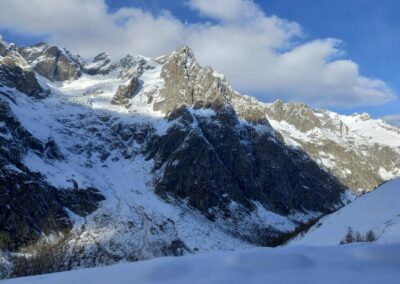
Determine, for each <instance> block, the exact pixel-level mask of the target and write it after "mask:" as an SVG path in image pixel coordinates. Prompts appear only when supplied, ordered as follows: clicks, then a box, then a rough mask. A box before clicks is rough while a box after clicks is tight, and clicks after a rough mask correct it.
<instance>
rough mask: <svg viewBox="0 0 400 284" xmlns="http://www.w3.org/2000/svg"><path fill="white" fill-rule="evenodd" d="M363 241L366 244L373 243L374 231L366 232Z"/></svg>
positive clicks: (374, 238)
mask: <svg viewBox="0 0 400 284" xmlns="http://www.w3.org/2000/svg"><path fill="white" fill-rule="evenodd" d="M365 241H366V242H374V241H376V236H375V233H374V231H372V230H369V231H368V232H367V234H366V235H365Z"/></svg>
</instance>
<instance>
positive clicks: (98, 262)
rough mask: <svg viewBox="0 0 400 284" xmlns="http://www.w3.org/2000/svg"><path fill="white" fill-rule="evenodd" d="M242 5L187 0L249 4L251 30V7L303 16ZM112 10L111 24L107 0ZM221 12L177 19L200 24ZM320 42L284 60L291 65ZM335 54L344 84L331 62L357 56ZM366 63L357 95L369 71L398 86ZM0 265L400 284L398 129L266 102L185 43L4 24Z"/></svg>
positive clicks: (14, 269) (121, 279) (32, 272)
mask: <svg viewBox="0 0 400 284" xmlns="http://www.w3.org/2000/svg"><path fill="white" fill-rule="evenodd" d="M76 1H78V0H76ZM76 1H75V0H74V1H71V5H72V6H74V5H75V2H76ZM82 1H86V0H82ZM87 1H89V0H87ZM90 1H91V2H90V3H92V4H93V3H95V2H96V1H97V2H98V1H100V0H90ZM232 1H233V0H232ZM234 1H235V3H236V4H238V6H232V9H233V8H235V7H236V8H235V9H233V10H232V11H231V14H229V13H227V12H226V11H225V10H224V9H221V7H224V5H222V6H218V5H220V2H218V3H219V4H218V5H216V6H215V7H214V8H213V9H211V10H210V9H209V8H210V7H209V4H210V3H211V2H212V1H211V2H210V1H208V0H198V1H197V0H192V1H190V2H188V3H187V4H186V5H188V6H187V7H189V9H198V10H201V13H202V14H204V15H208V17H210V18H212V19H214V20H220V21H223V23H224V27H225V28H226V27H231V25H232V26H237V25H238V24H240V21H239V22H237V21H238V19H237V17H238V15H239V14H240V13H239V12H238V11H243V13H244V15H245V16H246V22H245V23H244V25H245V26H246V29H248V28H249V27H253V25H252V24H251V23H253V22H252V20H251V18H253V17H255V19H254V20H255V21H256V23H258V24H259V22H260V21H261V22H263V21H266V24H267V25H272V26H271V29H272V30H278V31H279V32H280V33H282V34H283V35H285V36H286V37H289V39H286V41H291V40H293V38H292V37H295V36H296V35H289V34H290V33H291V32H293V31H292V29H296V27H297V26H296V24H293V23H289V22H284V21H283V20H281V19H279V18H277V17H267V16H265V15H264V13H263V12H261V11H259V7H258V6H257V5H253V2H252V1H250V0H234ZM17 2H18V1H17ZM17 2H16V3H17ZM18 3H19V2H18ZM18 3H17V4H18ZM68 3H70V2H68ZM88 3H89V2H88ZM90 3H89V4H90ZM221 3H222V2H221ZM232 3H234V2H232ZM17 4H15V5H17ZM204 4H207V5H204ZM239 4H240V5H239ZM242 4H243V5H244V6H243V5H242ZM245 4H246V5H245ZM1 5H2V4H1V3H0V8H1ZM13 5H14V4H13ZM13 5H11V4H10V6H9V7H14V6H13ZM18 5H19V4H18ZM18 5H17V6H18ZM15 7H16V6H15ZM24 8H26V7H25V6H24ZM21 9H22V8H21ZM133 10H134V9H126V10H117V12H115V13H116V14H115V15H118V17H116V18H115V19H116V20H118V19H120V18H119V17H120V13H121V11H125V12H124V13H123V15H125V17H128V18H129V17H131V13H132V11H133ZM97 12H98V11H97ZM105 13H106V15H105V20H107V21H108V20H110V19H109V18H108V17H109V16H110V15H111V14H112V13H114V12H111V11H110V12H105ZM110 13H111V14H110ZM0 15H1V12H0ZM115 15H114V16H115ZM0 17H1V16H0ZM162 17H167V16H166V15H165V16H162ZM95 18H96V17H95ZM168 19H170V18H168ZM126 21H127V22H128V20H126ZM271 21H272V22H271ZM1 23H2V20H0V27H1ZM279 23H280V24H279ZM175 24H177V25H184V24H182V23H180V22H179V23H178V22H177V23H175ZM214 24H215V23H213V22H210V23H208V24H207V25H206V27H201V26H196V28H195V27H191V24H185V25H186V28H187V29H188V27H191V29H192V30H193V31H197V32H198V30H197V29H200V28H202V29H204V30H203V32H207V33H208V32H210V31H209V29H211V30H212V28H213V25H214ZM253 24H254V23H253ZM276 25H278V26H279V28H278V27H277V26H276ZM122 26H123V25H122ZM255 26H256V27H258V25H255ZM120 28H122V27H118V28H117V30H118V31H120V30H119V29H120ZM286 29H288V30H286ZM298 33H300V32H298ZM295 34H297V32H296V33H295ZM297 36H298V35H297ZM239 37H240V35H239ZM137 40H140V38H138V39H137ZM281 41H285V40H284V39H281ZM179 42H180V41H179ZM288 43H289V42H288ZM317 43H318V42H313V43H311V44H310V45H311V46H314V45H315V44H317ZM319 44H322V45H323V42H319ZM310 45H301V46H298V47H297V48H293V47H290V48H289V46H288V47H286V48H289V50H288V51H287V52H286V53H285V51H282V52H283V53H282V54H280V55H279V56H278V55H277V54H275V55H274V56H275V57H279V58H280V59H279V60H283V59H285V58H286V60H284V61H285V62H286V63H290V62H291V60H294V59H293V58H292V56H293V54H292V53H296V54H297V53H300V54H303V53H302V52H304V48H307V47H310ZM283 46H286V45H285V44H283V43H280V44H279V47H280V48H283ZM328 47H329V46H328ZM121 48H122V47H121ZM330 48H333V47H332V46H331V47H330ZM325 52H328V53H332V51H330V52H329V51H325ZM335 52H339V51H338V50H336V49H335ZM324 54H326V53H324ZM202 55H203V53H202V52H200V57H201V56H202ZM285 55H286V56H285ZM281 57H282V58H281ZM288 57H290V58H288ZM300 57H302V56H300ZM279 60H278V61H279ZM325 60H327V59H326V58H325V57H324V58H323V60H320V64H322V65H324V66H323V69H329V70H330V71H332V70H333V71H335V72H334V74H331V73H330V72H323V73H324V74H322V76H323V77H324V78H325V79H327V82H328V83H329V84H328V85H329V86H330V88H331V89H330V90H331V91H332V92H333V93H335V92H336V91H335V90H333V89H332V88H336V87H335V86H336V85H335V84H336V83H337V80H334V79H335V78H336V76H339V75H337V73H336V71H340V70H342V69H343V70H345V69H346V68H347V67H349V66H351V68H352V70H353V71H354V70H355V69H354V68H355V66H356V65H355V64H354V63H352V62H350V61H346V62H343V61H341V60H337V61H335V60H334V61H332V62H330V63H329V64H327V62H325ZM295 61H296V62H297V60H295ZM289 65H292V63H290V64H289ZM325 65H326V66H325ZM254 68H255V67H254ZM268 68H270V67H268ZM268 68H267V69H265V70H269V69H268ZM341 68H342V69H341ZM239 69H240V68H239ZM339 69H340V70H339ZM356 69H357V68H356ZM265 70H264V69H261V70H260V72H261V71H262V72H265ZM343 70H342V71H343ZM244 71H245V69H244V70H242V72H244ZM275 71H276V72H278V73H281V75H282V76H283V75H284V74H286V72H283V70H280V71H279V70H275ZM275 71H274V72H275ZM271 72H272V71H271ZM345 73H346V74H349V73H348V72H347V71H346V72H345ZM350 73H351V74H353V75H354V72H350ZM356 73H357V74H356V79H355V80H356V81H357V82H358V83H357V84H356V85H355V86H353V87H354V88H353V87H349V86H347V85H346V86H347V87H349V88H350V89H351V90H353V92H354V93H353V94H351V95H352V96H354V94H356V96H359V95H360V92H363V91H366V90H365V88H364V87H365V84H366V86H367V87H368V86H369V88H370V89H368V88H367V89H368V90H369V91H370V92H369V93H368V94H369V95H372V96H373V94H374V90H375V91H377V90H378V89H379V90H380V92H379V93H378V95H380V96H382V95H383V96H384V97H388V96H389V97H393V96H394V94H393V93H392V91H391V90H390V89H389V88H388V87H386V85H385V83H383V82H381V81H380V80H373V79H368V78H364V77H362V76H361V75H359V74H358V69H357V72H356ZM335 74H336V75H335ZM351 74H350V75H351ZM267 75H268V74H266V75H265V76H267ZM272 75H273V74H272V73H271V77H270V78H269V80H274V79H273V78H274V77H273V76H272ZM275 75H276V74H275ZM281 75H279V76H281ZM263 76H264V75H263ZM279 76H278V77H279ZM285 76H287V74H286V75H284V76H283V77H285ZM339 77H340V78H339V79H343V78H342V76H339ZM271 78H272V79H271ZM299 78H301V76H300V74H299ZM299 78H297V79H299ZM292 79H293V78H292ZM295 79H296V78H295ZM297 79H296V80H297ZM353 79H354V76H353V77H352V79H351V80H345V81H346V82H348V83H349V82H350V83H349V85H352V84H353V83H354V82H353V81H352V80H353ZM332 80H333V81H335V82H333V81H332ZM351 82H353V83H351ZM304 83H305V84H306V83H307V82H304ZM333 83H335V84H333ZM332 84H333V85H332ZM360 84H361V85H362V86H364V87H362V86H360ZM309 87H310V88H311V89H312V88H314V89H315V90H316V92H320V91H321V90H325V89H326V86H323V87H322V89H321V88H320V87H321V86H313V85H312V84H311V85H310V86H309ZM347 87H346V88H347ZM307 88H308V87H307ZM346 88H344V91H343V90H342V89H341V90H338V92H339V91H340V94H339V97H340V96H342V95H344V94H345V93H346V92H348V89H346ZM360 88H361V89H362V90H360ZM290 91H291V92H292V91H294V90H293V89H291V87H290ZM303 91H304V90H303ZM342 91H343V92H342ZM299 92H300V90H299ZM314 95H315V94H314ZM330 95H331V94H330ZM330 95H329V96H330ZM349 100H351V99H349ZM317 103H318V102H317ZM342 103H343V104H346V100H343V102H342ZM392 118H393V117H392ZM69 270H71V271H69ZM39 274H40V275H39ZM3 278H4V279H6V278H12V279H6V280H4V283H21V284H25V283H43V284H47V283H55V284H57V283H59V284H63V283H72V282H77V283H81V282H94V283H99V284H101V283H110V282H116V283H132V282H135V283H136V282H137V283H189V282H190V283H232V284H233V283H246V282H248V283H362V284H365V283H371V284H372V283H393V284H394V283H399V279H400V129H399V128H398V127H396V126H394V125H391V124H388V123H387V122H385V121H384V120H383V119H373V118H372V117H371V116H370V115H369V114H368V113H354V114H352V115H343V114H339V113H336V112H333V111H330V110H327V109H322V108H314V107H312V106H309V105H307V104H304V103H294V102H284V101H282V100H279V99H278V100H275V101H274V102H269V103H266V102H260V101H259V100H257V99H256V98H254V97H251V96H246V95H243V94H241V93H239V92H238V91H236V90H235V89H234V88H233V87H232V86H231V85H230V83H229V82H228V80H227V79H226V78H225V76H224V75H223V74H221V73H219V72H217V71H215V70H213V69H212V68H211V67H208V66H202V65H201V64H199V63H198V61H197V58H196V55H195V53H194V51H193V50H192V49H191V48H190V47H189V46H187V45H183V46H181V47H179V48H177V49H176V50H174V51H173V52H170V53H168V54H165V55H161V56H159V57H154V58H150V57H145V56H141V55H126V56H124V57H121V58H117V57H113V56H110V55H109V54H108V53H106V52H101V53H100V54H98V55H96V56H94V57H93V58H90V59H89V58H83V57H81V56H79V55H76V54H74V53H73V52H71V51H69V50H67V49H66V48H63V47H61V46H58V45H52V44H49V43H45V42H41V43H37V44H33V45H29V46H24V45H21V46H17V45H16V44H13V43H9V42H6V41H5V40H3V39H2V38H1V37H0V279H3Z"/></svg>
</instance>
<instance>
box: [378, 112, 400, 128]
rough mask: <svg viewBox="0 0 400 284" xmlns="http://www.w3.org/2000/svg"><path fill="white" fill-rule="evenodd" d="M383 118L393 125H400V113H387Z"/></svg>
mask: <svg viewBox="0 0 400 284" xmlns="http://www.w3.org/2000/svg"><path fill="white" fill-rule="evenodd" d="M382 119H383V120H384V121H386V122H387V123H389V124H391V125H394V126H397V127H400V114H392V115H386V116H384V117H382Z"/></svg>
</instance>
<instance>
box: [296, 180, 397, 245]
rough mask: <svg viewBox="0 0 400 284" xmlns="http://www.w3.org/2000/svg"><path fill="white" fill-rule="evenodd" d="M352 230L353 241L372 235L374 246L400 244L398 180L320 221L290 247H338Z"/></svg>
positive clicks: (386, 184)
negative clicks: (377, 244) (298, 245)
mask: <svg viewBox="0 0 400 284" xmlns="http://www.w3.org/2000/svg"><path fill="white" fill-rule="evenodd" d="M349 228H351V231H352V235H353V237H354V238H356V235H357V234H358V233H359V234H360V235H361V236H362V237H363V238H364V237H365V236H366V234H367V233H368V232H369V231H372V232H374V235H375V237H376V241H375V242H376V243H382V244H386V243H398V242H400V179H395V180H393V181H389V182H387V183H385V184H383V185H382V186H380V187H379V188H377V189H376V190H374V191H373V192H370V193H368V194H364V195H363V196H360V197H358V198H357V199H356V200H355V201H353V202H352V203H350V204H349V205H347V206H345V207H343V208H341V209H339V210H338V211H336V212H334V213H332V214H330V215H328V216H326V217H324V218H322V219H320V221H319V222H318V223H317V224H316V225H314V226H313V227H312V228H311V229H310V230H309V231H308V232H307V233H305V234H304V235H302V236H299V237H298V238H296V239H294V240H292V241H291V242H290V244H291V245H292V244H294V245H297V244H301V245H322V246H323V245H337V244H339V243H340V242H341V241H342V240H344V237H345V236H346V234H347V233H348V230H349Z"/></svg>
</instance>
